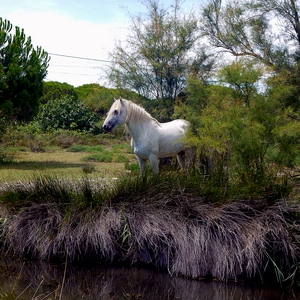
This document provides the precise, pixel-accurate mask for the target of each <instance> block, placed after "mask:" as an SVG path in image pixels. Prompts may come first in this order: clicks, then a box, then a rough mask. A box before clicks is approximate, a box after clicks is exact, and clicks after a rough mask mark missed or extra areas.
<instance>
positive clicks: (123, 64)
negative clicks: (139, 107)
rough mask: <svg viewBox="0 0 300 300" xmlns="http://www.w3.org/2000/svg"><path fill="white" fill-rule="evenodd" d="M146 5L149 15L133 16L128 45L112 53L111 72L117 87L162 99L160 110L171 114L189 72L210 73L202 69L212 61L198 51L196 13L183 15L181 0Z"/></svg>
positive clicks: (153, 2) (121, 46) (208, 67)
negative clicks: (164, 4)
mask: <svg viewBox="0 0 300 300" xmlns="http://www.w3.org/2000/svg"><path fill="white" fill-rule="evenodd" d="M144 4H145V5H146V6H147V9H148V13H147V15H146V16H145V17H143V16H141V15H139V16H136V17H132V18H131V21H132V25H131V28H130V29H131V31H130V32H131V34H130V35H129V36H128V37H127V40H126V46H123V45H122V44H121V43H120V42H119V43H118V44H117V45H116V47H115V49H114V51H113V52H112V53H111V59H112V61H113V63H112V65H111V66H110V68H109V71H108V75H109V78H110V80H111V81H112V82H114V83H115V84H116V86H118V87H122V88H127V89H129V90H134V91H136V92H137V93H139V94H140V95H143V96H144V97H147V98H150V99H159V100H161V101H160V102H159V106H160V107H159V109H160V110H161V111H162V110H163V109H166V108H167V110H169V111H167V112H166V114H167V115H168V116H169V117H170V115H171V114H172V111H173V110H172V104H173V103H174V101H175V99H176V97H177V96H178V95H179V94H180V93H181V92H183V91H184V90H185V88H186V80H187V77H188V74H189V73H191V72H195V73H197V74H198V75H199V76H203V77H204V76H205V75H207V72H205V73H202V72H201V71H202V68H205V70H207V69H210V68H211V65H212V61H211V60H210V57H209V56H208V55H206V54H205V52H203V51H202V52H201V51H198V50H197V51H196V49H195V47H196V42H197V40H198V33H197V31H198V26H197V20H196V18H195V17H194V15H193V14H189V15H185V14H183V12H182V9H181V7H180V5H179V1H178V0H175V2H174V4H173V5H172V6H170V7H169V8H168V9H166V8H164V7H163V6H160V5H159V2H158V1H157V0H146V1H145V2H144ZM204 74H205V75H204ZM170 102H171V103H170ZM168 107H169V108H170V107H171V108H170V109H169V108H168Z"/></svg>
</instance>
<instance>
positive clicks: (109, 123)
mask: <svg viewBox="0 0 300 300" xmlns="http://www.w3.org/2000/svg"><path fill="white" fill-rule="evenodd" d="M114 100H115V101H114V103H113V104H112V106H111V108H110V110H109V112H108V114H107V118H106V119H105V121H104V123H103V129H104V130H106V131H111V130H113V128H115V127H116V126H117V125H121V124H125V125H126V127H127V129H128V131H129V133H130V135H131V148H132V150H133V152H134V154H135V155H136V157H137V160H138V163H139V166H140V170H141V173H142V174H145V164H146V160H147V159H148V160H149V161H150V165H151V168H152V171H153V173H155V174H157V173H158V170H159V167H158V164H159V158H162V157H168V156H173V155H175V154H176V155H177V160H178V163H179V165H180V166H181V167H182V168H184V167H185V157H184V156H185V155H184V150H185V147H186V144H185V142H184V137H185V136H186V133H187V129H188V127H189V122H187V121H185V120H174V121H171V122H167V123H159V122H158V121H157V120H156V119H154V118H153V117H152V116H151V115H150V114H149V113H148V112H146V111H145V110H144V109H143V108H142V107H140V106H138V105H136V104H134V103H133V102H131V101H129V100H125V99H122V98H121V97H120V99H119V100H116V99H114Z"/></svg>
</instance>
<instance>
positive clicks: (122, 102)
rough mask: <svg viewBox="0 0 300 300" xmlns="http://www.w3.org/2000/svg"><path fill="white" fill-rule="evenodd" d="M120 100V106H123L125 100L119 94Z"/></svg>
mask: <svg viewBox="0 0 300 300" xmlns="http://www.w3.org/2000/svg"><path fill="white" fill-rule="evenodd" d="M119 100H120V102H121V104H122V106H125V101H124V100H123V99H122V97H121V96H120V99H119Z"/></svg>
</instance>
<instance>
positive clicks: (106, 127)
mask: <svg viewBox="0 0 300 300" xmlns="http://www.w3.org/2000/svg"><path fill="white" fill-rule="evenodd" d="M102 128H103V129H104V130H105V131H108V132H110V131H112V129H113V127H112V126H111V125H106V124H104V125H103V126H102Z"/></svg>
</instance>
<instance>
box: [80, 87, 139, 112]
mask: <svg viewBox="0 0 300 300" xmlns="http://www.w3.org/2000/svg"><path fill="white" fill-rule="evenodd" d="M75 91H76V93H77V95H78V98H79V99H80V100H81V101H82V102H83V103H84V104H85V105H86V106H87V107H89V108H90V109H91V110H92V111H94V112H96V113H97V114H99V115H100V116H104V115H105V114H106V113H107V111H108V110H109V108H110V106H111V104H112V103H113V99H114V98H116V99H119V97H120V96H122V97H123V98H125V99H129V100H137V99H141V98H142V97H141V96H139V95H138V94H136V93H135V92H132V91H129V90H125V89H120V88H117V89H112V88H106V87H104V86H100V85H99V84H95V83H92V84H84V85H82V86H79V87H76V88H75Z"/></svg>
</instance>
